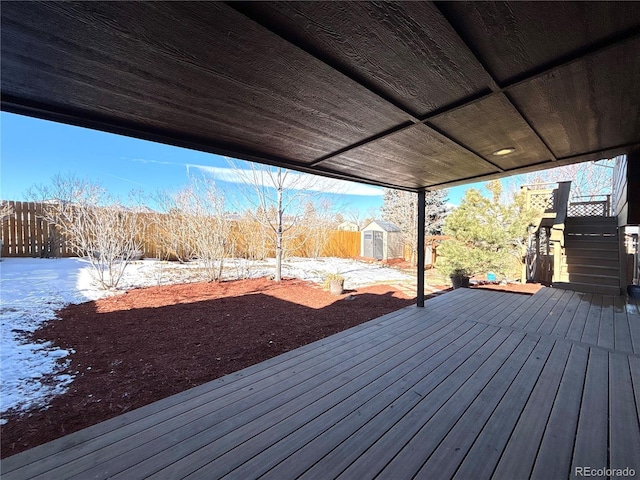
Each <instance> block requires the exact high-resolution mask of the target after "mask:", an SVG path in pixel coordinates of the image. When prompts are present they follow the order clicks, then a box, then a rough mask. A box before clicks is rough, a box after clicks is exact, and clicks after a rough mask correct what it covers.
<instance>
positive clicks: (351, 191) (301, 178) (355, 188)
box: [187, 164, 383, 197]
mask: <svg viewBox="0 0 640 480" xmlns="http://www.w3.org/2000/svg"><path fill="white" fill-rule="evenodd" d="M189 168H197V169H198V170H201V171H203V172H206V173H208V174H211V175H213V176H214V177H215V179H216V180H219V181H222V182H228V183H236V184H245V183H246V178H248V177H252V173H251V170H249V169H238V170H236V169H233V168H229V167H212V166H208V165H193V164H187V169H189ZM263 186H270V184H268V183H266V182H265V183H264V185H263ZM286 187H287V188H291V189H294V190H312V191H315V192H323V193H335V194H340V195H357V196H362V197H379V196H382V194H383V191H382V189H381V188H379V187H374V186H371V185H363V184H359V183H354V182H348V181H345V180H338V179H334V178H328V177H320V176H315V180H314V181H313V182H309V175H308V174H306V173H297V172H291V171H290V172H289V173H288V175H287V182H286Z"/></svg>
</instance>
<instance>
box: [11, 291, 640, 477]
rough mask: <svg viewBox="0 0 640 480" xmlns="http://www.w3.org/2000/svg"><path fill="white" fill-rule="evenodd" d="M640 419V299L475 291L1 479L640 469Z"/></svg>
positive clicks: (168, 406) (121, 422) (70, 440)
mask: <svg viewBox="0 0 640 480" xmlns="http://www.w3.org/2000/svg"><path fill="white" fill-rule="evenodd" d="M639 417H640V310H639V305H638V303H637V302H635V301H633V300H631V301H628V302H626V303H625V301H624V299H623V298H616V297H608V296H602V295H594V294H583V293H576V292H571V291H564V290H554V289H548V288H547V289H543V290H541V291H540V292H539V293H537V294H536V295H534V296H524V295H518V294H511V293H502V292H494V291H481V290H468V289H461V290H456V291H453V292H451V293H448V294H445V295H441V296H439V297H437V298H435V299H432V300H429V301H428V302H427V303H426V307H425V308H424V309H419V308H416V307H408V308H405V309H403V310H400V311H398V312H394V313H392V314H389V315H386V316H384V317H381V318H379V319H376V320H373V321H370V322H368V323H366V324H363V325H360V326H358V327H355V328H352V329H350V330H347V331H345V332H342V333H339V334H337V335H333V336H331V337H328V338H326V339H323V340H321V341H318V342H315V343H313V344H310V345H307V346H305V347H302V348H299V349H297V350H294V351H291V352H288V353H286V354H284V355H281V356H278V357H276V358H273V359H271V360H268V361H266V362H263V363H260V364H258V365H255V366H252V367H250V368H247V369H245V370H242V371H241V372H238V373H235V374H232V375H228V376H226V377H224V378H221V379H219V380H216V381H213V382H210V383H207V384H205V385H202V386H200V387H197V388H194V389H192V390H189V391H186V392H183V393H181V394H178V395H175V396H173V397H170V398H167V399H164V400H161V401H159V402H156V403H154V404H151V405H148V406H146V407H144V408H141V409H138V410H135V411H132V412H129V413H127V414H125V415H122V416H120V417H117V418H114V419H112V420H109V421H106V422H103V423H101V424H99V425H96V426H93V427H90V428H87V429H85V430H82V431H80V432H77V433H75V434H73V435H69V436H67V437H64V438H61V439H59V440H56V441H54V442H51V443H49V444H46V445H43V446H41V447H37V448H34V449H32V450H29V451H27V452H24V453H22V454H19V455H15V456H13V457H10V458H8V459H6V460H5V461H3V462H2V478H3V479H5V480H13V479H27V478H28V479H45V478H46V479H53V478H55V479H63V478H78V479H89V478H122V479H128V480H130V479H137V478H158V479H177V478H189V479H214V478H221V477H224V478H235V479H249V478H258V477H260V478H269V479H288V478H298V477H301V478H305V479H313V478H315V479H329V478H344V479H369V478H385V479H387V478H388V479H404V478H425V479H432V478H436V479H446V478H456V479H465V480H466V479H489V478H497V479H510V480H511V479H521V478H540V479H556V478H569V477H575V475H574V474H575V467H590V468H593V469H598V468H620V469H623V468H626V467H628V468H632V469H634V470H635V478H640V424H639ZM578 478H579V477H578ZM591 478H605V477H597V476H595V477H594V476H593V475H592V477H591ZM614 478H615V477H614ZM630 478H634V477H630Z"/></svg>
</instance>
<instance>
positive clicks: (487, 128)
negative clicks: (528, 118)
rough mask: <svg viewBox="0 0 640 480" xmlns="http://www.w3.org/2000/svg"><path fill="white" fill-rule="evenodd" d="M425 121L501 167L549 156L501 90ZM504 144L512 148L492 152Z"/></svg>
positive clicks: (524, 164) (515, 166)
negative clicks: (496, 152)
mask: <svg viewBox="0 0 640 480" xmlns="http://www.w3.org/2000/svg"><path fill="white" fill-rule="evenodd" d="M429 123H431V124H433V125H434V126H435V127H436V128H438V129H439V130H441V131H443V132H444V133H445V134H446V135H447V136H448V137H451V138H453V139H454V140H456V141H457V142H458V143H460V144H461V145H464V146H465V147H468V148H471V149H472V150H473V151H474V152H476V153H478V154H480V155H482V156H483V157H484V158H485V159H487V160H488V161H490V162H493V163H495V164H497V165H498V166H500V167H501V168H503V169H505V170H510V169H514V168H519V167H523V166H526V165H530V164H532V163H540V162H543V161H546V160H550V159H552V158H553V156H552V155H551V152H549V150H548V149H547V147H546V146H545V145H544V143H542V142H541V141H540V139H539V138H538V137H537V136H536V134H535V132H533V130H531V128H530V127H529V125H527V123H526V122H525V121H524V120H523V119H522V117H521V116H520V114H519V113H518V112H517V111H516V109H515V108H514V107H513V105H511V103H509V101H508V100H507V98H506V97H505V96H504V95H502V94H497V95H492V96H490V97H487V98H485V99H483V100H481V101H479V102H477V103H473V104H471V105H467V106H465V107H462V108H459V109H456V110H453V111H451V112H449V113H446V114H443V115H440V116H438V117H437V118H434V119H433V120H431V121H430V122H429ZM507 147H512V148H515V149H516V150H515V152H513V153H511V154H509V155H506V156H496V155H493V152H495V151H496V150H498V149H500V148H507Z"/></svg>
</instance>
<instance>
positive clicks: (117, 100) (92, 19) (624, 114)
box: [1, 2, 640, 191]
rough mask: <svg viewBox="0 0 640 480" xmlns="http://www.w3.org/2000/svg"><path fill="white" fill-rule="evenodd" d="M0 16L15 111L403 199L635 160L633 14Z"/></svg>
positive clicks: (293, 5)
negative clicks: (357, 184) (570, 166)
mask: <svg viewBox="0 0 640 480" xmlns="http://www.w3.org/2000/svg"><path fill="white" fill-rule="evenodd" d="M1 16H2V18H1V20H2V24H1V50H2V58H1V62H2V78H1V81H2V84H1V90H2V102H1V105H2V109H3V110H5V111H9V112H15V113H21V114H27V115H33V116H37V117H41V118H46V119H51V120H57V121H62V122H67V123H71V124H76V125H81V126H85V127H90V128H96V129H101V130H106V131H110V132H115V133H121V134H125V135H130V136H134V137H139V138H144V139H149V140H155V141H160V142H165V143H169V144H174V145H179V146H184V147H188V148H194V149H199V150H203V151H208V152H213V153H218V154H223V155H230V156H234V157H237V158H243V159H247V160H254V161H260V162H264V163H270V164H274V165H280V166H285V167H290V168H294V169H297V170H301V171H306V172H311V173H318V174H322V175H326V176H332V177H338V178H346V179H351V180H356V181H362V182H366V183H371V184H376V185H382V186H389V187H397V188H403V189H407V190H413V191H417V190H421V189H438V188H442V187H447V186H452V185H457V184H461V183H468V182H471V181H478V180H486V179H490V178H494V177H499V176H505V175H509V174H514V173H520V172H524V171H530V170H536V169H542V168H547V167H552V166H557V165H561V164H566V163H572V162H578V161H585V160H592V159H598V158H603V157H612V156H614V155H617V154H620V153H626V152H629V151H631V150H633V149H637V148H638V147H639V146H640V114H639V106H640V89H638V88H637V85H638V84H640V62H638V61H637V60H638V52H639V51H640V8H639V7H638V4H637V3H634V2H549V3H545V4H544V6H541V5H540V4H539V3H535V2H495V3H486V2H478V3H476V2H451V3H440V2H435V3H432V2H398V3H393V2H389V3H386V2H384V3H383V2H379V3H378V2H376V3H373V2H248V3H245V2H229V3H223V2H42V3H41V2H38V3H33V2H6V3H3V5H2V11H1ZM505 148H513V149H514V150H513V152H512V153H510V154H507V155H502V156H501V155H495V154H494V153H495V152H497V151H499V150H501V149H505Z"/></svg>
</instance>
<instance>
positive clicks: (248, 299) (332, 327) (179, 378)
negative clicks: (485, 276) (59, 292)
mask: <svg viewBox="0 0 640 480" xmlns="http://www.w3.org/2000/svg"><path fill="white" fill-rule="evenodd" d="M412 303H413V299H411V298H409V297H407V296H406V295H404V294H403V293H401V292H398V291H397V290H395V289H393V288H392V287H388V286H386V285H376V286H372V287H366V288H358V289H357V290H356V291H352V292H347V293H345V294H344V295H342V296H340V297H336V296H332V295H330V294H329V293H328V292H326V291H324V290H322V289H320V288H318V287H317V286H316V285H313V284H310V283H307V282H304V281H301V280H285V281H283V282H281V283H280V284H278V283H275V282H272V281H269V280H267V279H266V278H262V279H252V280H242V281H233V282H224V283H198V284H184V285H172V286H163V287H152V288H145V289H138V290H132V291H129V292H127V293H126V294H124V295H120V296H116V297H111V298H107V299H104V300H99V301H96V302H87V303H83V304H80V305H69V306H67V307H66V308H64V309H62V310H60V311H59V312H58V319H56V320H52V321H50V322H48V323H46V324H45V325H44V326H43V327H42V328H41V329H40V330H38V331H37V332H35V334H34V338H35V339H38V340H45V341H52V342H53V343H54V344H55V345H57V346H59V347H60V348H65V349H69V348H71V349H73V350H74V351H75V353H74V354H72V355H71V357H70V358H71V364H70V366H69V368H68V370H67V371H68V373H72V374H75V375H76V377H75V380H74V381H73V383H72V384H71V386H70V388H69V390H68V391H67V392H66V393H65V394H64V395H61V396H59V397H56V398H54V399H52V401H51V403H50V407H49V408H48V409H46V410H36V411H30V412H27V413H26V414H22V413H17V412H14V413H9V414H7V415H3V418H5V419H7V420H8V423H6V424H5V425H2V427H0V438H1V457H2V458H5V457H8V456H10V455H14V454H16V453H19V452H21V451H23V450H26V449H29V448H32V447H35V446H36V445H39V444H41V443H45V442H48V441H50V440H54V439H56V438H59V437H62V436H64V435H68V434H70V433H72V432H75V431H77V430H80V429H82V428H85V427H88V426H90V425H93V424H96V423H98V422H101V421H104V420H107V419H109V418H111V417H114V416H117V415H120V414H122V413H125V412H127V411H129V410H132V409H135V408H138V407H141V406H143V405H146V404H148V403H151V402H154V401H156V400H159V399H162V398H165V397H167V396H169V395H173V394H175V393H178V392H181V391H184V390H186V389H188V388H191V387H195V386H197V385H200V384H202V383H205V382H208V381H211V380H214V379H216V378H219V377H221V376H223V375H225V374H228V373H232V372H235V371H237V370H240V369H242V368H245V367H248V366H250V365H253V364H255V363H258V362H261V361H263V360H266V359H268V358H271V357H274V356H276V355H279V354H281V353H284V352H286V351H288V350H292V349H294V348H297V347H299V346H302V345H305V344H307V343H310V342H313V341H315V340H318V339H321V338H324V337H326V336H329V335H332V334H334V333H337V332H340V331H342V330H345V329H347V328H350V327H353V326H355V325H358V324H360V323H363V322H366V321H368V320H372V319H374V318H376V317H379V316H381V315H384V314H386V313H389V312H392V311H395V310H398V309H400V308H403V307H405V306H407V305H410V304H412Z"/></svg>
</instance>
